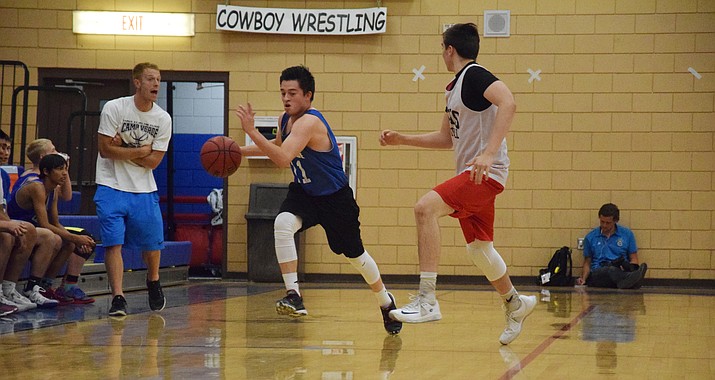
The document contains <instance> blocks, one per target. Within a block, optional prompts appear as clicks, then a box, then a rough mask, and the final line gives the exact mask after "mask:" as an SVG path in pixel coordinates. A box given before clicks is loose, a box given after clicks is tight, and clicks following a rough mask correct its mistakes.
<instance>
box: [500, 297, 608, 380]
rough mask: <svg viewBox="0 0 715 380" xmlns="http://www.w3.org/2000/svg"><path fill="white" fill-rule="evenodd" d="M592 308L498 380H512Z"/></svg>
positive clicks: (545, 341) (544, 342) (547, 339)
mask: <svg viewBox="0 0 715 380" xmlns="http://www.w3.org/2000/svg"><path fill="white" fill-rule="evenodd" d="M593 308H594V306H593V305H591V306H589V307H587V308H586V309H585V310H583V311H581V313H579V315H577V316H576V318H574V319H573V320H571V322H569V323H567V324H566V325H564V326H563V327H561V328H560V329H559V331H557V332H555V333H554V335H551V336H550V337H548V338H546V340H544V341H543V342H541V344H540V345H539V346H538V347H536V348H535V349H534V351H531V352H530V353H529V354H528V355H526V357H524V359H522V360H521V361H520V362H519V363H517V364H515V365H514V366H513V367H511V368H509V370H507V371H506V372H505V373H504V374H503V375H502V376H501V377H500V378H499V380H509V379H512V378H513V377H514V376H516V375H517V374H518V373H519V372H521V370H522V369H524V367H526V366H527V365H529V363H531V362H532V361H534V359H536V357H537V356H539V355H541V354H542V353H543V352H544V351H546V349H547V348H548V347H549V346H550V345H551V343H554V341H556V339H559V338H561V337H562V336H563V335H564V334H566V333H567V332H569V330H571V329H572V328H574V327H575V326H576V325H577V324H578V323H579V322H581V319H583V317H585V316H586V315H587V314H588V313H590V312H591V311H592V310H593Z"/></svg>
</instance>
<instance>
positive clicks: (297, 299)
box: [276, 290, 308, 317]
mask: <svg viewBox="0 0 715 380" xmlns="http://www.w3.org/2000/svg"><path fill="white" fill-rule="evenodd" d="M276 311H277V312H278V314H280V315H290V316H291V317H302V316H304V315H308V310H305V306H303V297H301V296H300V295H298V292H296V291H295V290H289V291H288V293H287V295H286V296H285V297H283V298H281V299H279V300H278V301H276Z"/></svg>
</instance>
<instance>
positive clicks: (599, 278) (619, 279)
mask: <svg viewBox="0 0 715 380" xmlns="http://www.w3.org/2000/svg"><path fill="white" fill-rule="evenodd" d="M619 216H620V211H619V210H618V207H617V206H616V205H614V204H613V203H607V204H604V205H603V206H601V209H600V210H598V219H599V221H600V226H599V227H596V228H594V229H593V230H591V232H589V233H588V235H586V238H585V239H584V244H583V257H584V260H583V271H582V274H581V277H579V278H578V280H576V284H577V285H588V286H593V287H600V288H618V289H632V288H638V287H640V285H641V281H642V280H643V277H644V276H645V273H646V270H648V265H646V263H643V264H640V265H639V264H638V247H637V246H636V238H635V235H633V232H632V231H631V230H630V229H628V228H627V227H624V226H621V225H618V224H617V223H618V220H619Z"/></svg>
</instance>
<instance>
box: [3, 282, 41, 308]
mask: <svg viewBox="0 0 715 380" xmlns="http://www.w3.org/2000/svg"><path fill="white" fill-rule="evenodd" d="M5 299H6V300H8V301H10V302H12V303H13V304H15V305H17V306H16V307H17V312H18V313H20V312H23V311H27V310H32V309H34V308H36V307H37V304H36V303H33V302H32V301H30V300H29V299H27V297H25V296H23V295H22V294H20V292H18V291H17V289H15V288H13V289H12V290H11V291H10V292H9V293H6V294H5Z"/></svg>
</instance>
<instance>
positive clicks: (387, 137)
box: [380, 129, 401, 146]
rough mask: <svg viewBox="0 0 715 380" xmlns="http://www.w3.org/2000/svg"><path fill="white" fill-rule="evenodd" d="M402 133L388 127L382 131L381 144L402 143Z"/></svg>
mask: <svg viewBox="0 0 715 380" xmlns="http://www.w3.org/2000/svg"><path fill="white" fill-rule="evenodd" d="M400 136H401V135H400V133H399V132H395V131H391V130H389V129H386V130H384V131H382V133H380V145H382V146H386V145H400V141H399V138H400Z"/></svg>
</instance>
